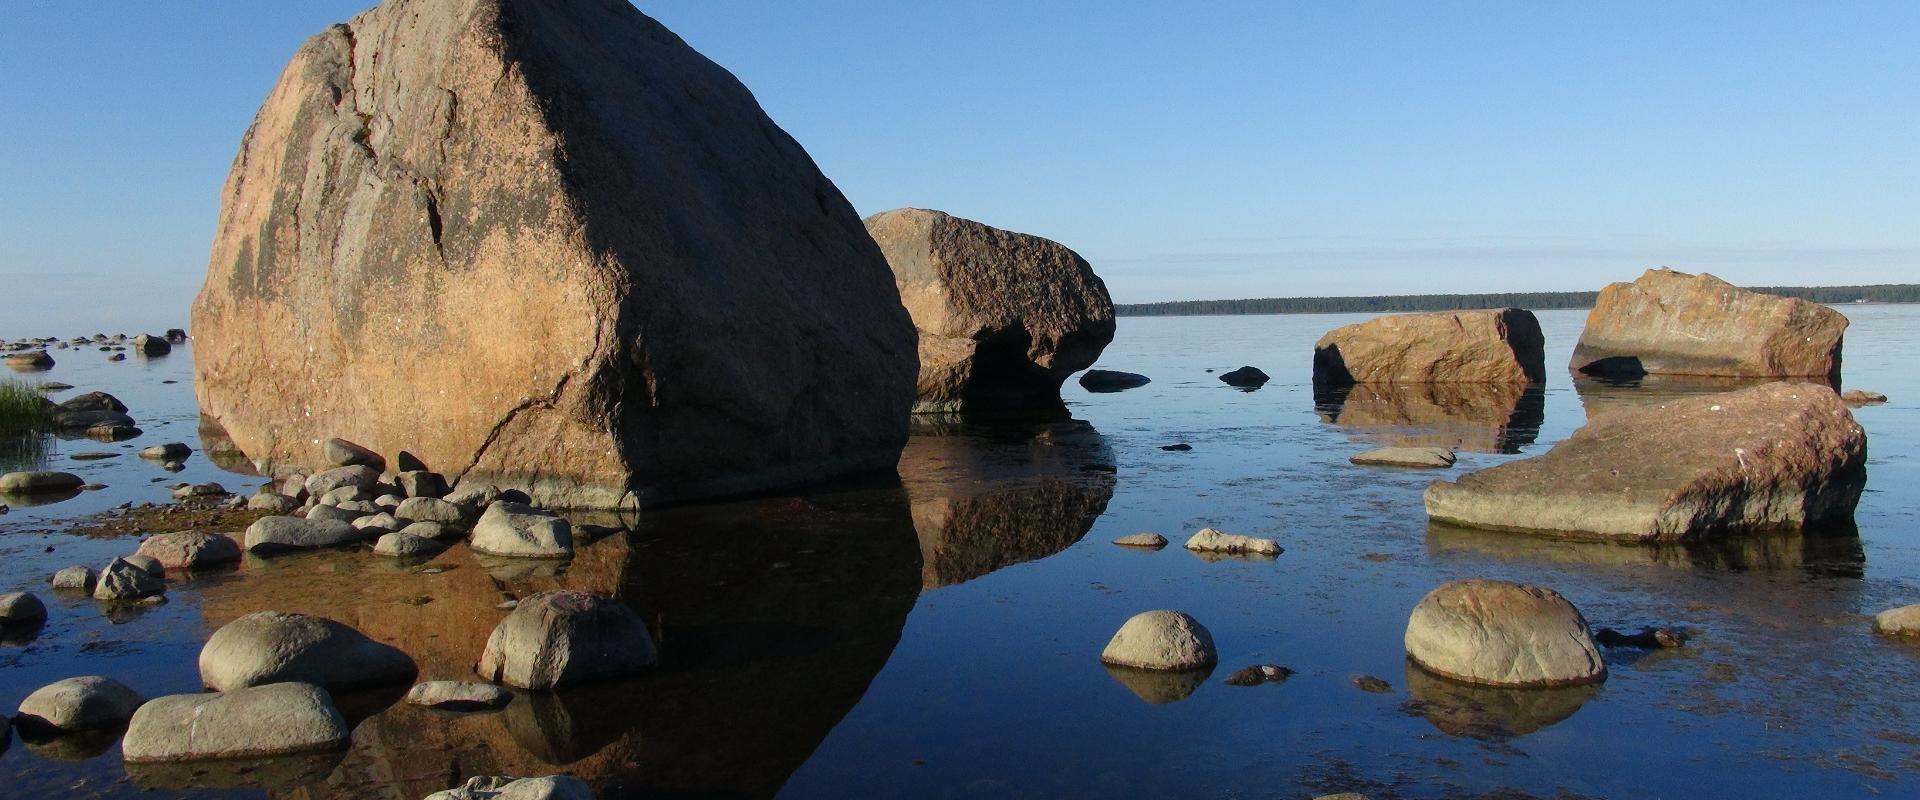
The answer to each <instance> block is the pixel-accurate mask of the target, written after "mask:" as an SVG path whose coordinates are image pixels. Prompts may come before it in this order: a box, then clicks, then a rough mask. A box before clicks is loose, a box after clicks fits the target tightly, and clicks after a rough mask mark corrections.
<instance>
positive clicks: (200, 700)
mask: <svg viewBox="0 0 1920 800" xmlns="http://www.w3.org/2000/svg"><path fill="white" fill-rule="evenodd" d="M351 736H352V728H350V727H348V725H347V721H346V719H345V718H343V717H341V716H340V712H339V710H337V709H335V708H334V707H333V700H332V699H331V698H329V697H328V696H327V693H326V691H325V690H323V689H321V688H320V687H318V686H314V685H313V684H310V683H276V684H272V685H270V686H256V687H253V688H250V689H237V690H234V691H231V692H218V693H213V694H177V695H173V696H171V697H161V698H156V699H154V700H150V701H148V702H147V704H146V705H143V706H141V707H140V710H139V711H136V712H134V714H133V721H132V722H130V723H128V725H127V737H126V739H125V740H123V741H122V742H121V751H122V753H123V754H124V756H125V757H126V760H127V762H128V763H132V764H137V763H146V762H161V761H202V760H207V759H226V758H245V757H264V756H281V755H290V754H294V753H315V752H329V751H334V750H345V749H347V745H348V744H349V742H350V740H351Z"/></svg>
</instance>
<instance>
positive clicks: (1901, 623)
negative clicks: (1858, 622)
mask: <svg viewBox="0 0 1920 800" xmlns="http://www.w3.org/2000/svg"><path fill="white" fill-rule="evenodd" d="M1873 629H1874V630H1876V631H1879V632H1880V633H1885V634H1892V635H1895V636H1920V603H1915V604H1913V605H1910V606H1901V607H1899V608H1889V609H1887V610H1885V611H1882V612H1880V613H1878V614H1875V615H1874V616H1873Z"/></svg>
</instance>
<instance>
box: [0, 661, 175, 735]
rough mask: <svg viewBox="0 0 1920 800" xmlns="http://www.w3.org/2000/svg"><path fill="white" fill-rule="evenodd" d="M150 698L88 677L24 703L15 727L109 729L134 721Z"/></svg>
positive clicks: (64, 682)
mask: <svg viewBox="0 0 1920 800" xmlns="http://www.w3.org/2000/svg"><path fill="white" fill-rule="evenodd" d="M145 702H146V698H144V697H141V696H140V693H139V692H136V691H134V690H133V689H131V688H128V687H127V685H126V684H123V683H121V682H119V681H116V680H114V679H112V678H106V677H101V676H98V675H88V676H84V677H79V678H68V679H66V680H62V681H55V682H53V683H50V684H48V685H46V686H42V687H40V688H39V689H37V690H35V691H34V693H33V694H30V695H27V698H26V699H25V700H22V701H20V715H19V718H18V719H16V720H15V724H19V725H22V726H23V727H40V728H42V729H45V730H51V731H83V730H94V729H97V728H108V727H113V726H116V725H119V724H121V723H124V722H126V721H127V720H129V719H132V718H133V712H134V711H135V710H136V709H138V708H139V707H140V704H142V703H145Z"/></svg>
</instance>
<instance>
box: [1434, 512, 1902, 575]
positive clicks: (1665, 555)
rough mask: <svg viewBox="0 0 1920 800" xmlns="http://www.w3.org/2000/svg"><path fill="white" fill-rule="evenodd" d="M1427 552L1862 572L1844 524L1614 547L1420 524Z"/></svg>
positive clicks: (1855, 543) (1856, 545) (1852, 534)
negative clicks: (1801, 530)
mask: <svg viewBox="0 0 1920 800" xmlns="http://www.w3.org/2000/svg"><path fill="white" fill-rule="evenodd" d="M1427 553H1428V554H1430V555H1432V556H1434V557H1436V558H1448V557H1456V558H1457V557H1490V558H1495V559H1500V560H1507V561H1541V562H1547V563H1553V564H1571V565H1589V566H1596V567H1631V566H1663V567H1679V568H1702V569H1716V570H1730V571H1748V570H1753V571H1780V570H1801V571H1804V572H1806V573H1808V574H1810V575H1818V576H1823V577H1841V578H1848V577H1851V578H1858V577H1861V576H1862V575H1864V574H1865V570H1866V568H1865V564H1866V552H1865V550H1864V549H1862V546H1861V542H1860V532H1859V529H1858V528H1855V527H1854V526H1853V525H1851V524H1844V525H1836V526H1831V527H1827V528H1823V529H1821V530H1819V531H1815V532H1811V533H1798V532H1781V533H1758V534H1743V535H1738V536H1718V537H1713V538H1711V539H1705V540H1701V541H1692V542H1679V543H1648V544H1619V543H1614V542H1595V541H1585V540H1578V539H1560V538H1553V537H1543V536H1533V535H1529V534H1524V533H1511V532H1506V531H1489V530H1481V529H1479V528H1463V527H1459V526H1455V525H1448V524H1446V523H1443V522H1432V521H1429V522H1428V523H1427Z"/></svg>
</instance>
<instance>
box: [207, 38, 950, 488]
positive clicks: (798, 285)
mask: <svg viewBox="0 0 1920 800" xmlns="http://www.w3.org/2000/svg"><path fill="white" fill-rule="evenodd" d="M193 330H194V338H195V350H196V353H195V359H196V363H195V371H196V381H195V389H196V392H197V393H198V395H199V399H200V403H201V407H202V408H204V409H206V411H207V413H208V414H210V415H212V416H214V417H216V418H218V420H219V421H220V423H221V424H222V425H223V426H224V427H225V429H226V430H227V432H228V433H229V434H231V435H232V437H233V439H234V441H235V442H236V443H238V445H239V446H240V448H241V449H242V450H244V451H245V452H247V453H248V454H249V455H250V456H252V457H253V458H255V459H257V460H260V461H262V462H265V463H267V464H270V465H273V466H275V467H280V468H299V467H307V468H311V467H315V466H318V465H317V464H316V463H315V462H316V461H317V460H318V459H319V458H320V457H321V456H322V453H321V452H319V450H318V448H315V447H314V446H313V443H314V442H317V441H323V440H325V439H328V438H331V437H335V436H340V437H345V438H347V439H350V440H352V441H354V442H357V443H359V444H361V445H363V446H365V447H367V448H369V449H371V450H373V451H376V452H381V453H397V452H399V451H401V450H402V449H404V450H407V451H409V452H411V453H414V454H416V455H417V456H418V458H419V460H422V461H424V462H426V463H429V464H432V465H434V466H435V468H436V469H438V470H439V471H441V472H443V473H445V474H446V475H447V477H448V478H450V479H459V478H463V477H464V478H469V479H471V478H475V477H478V478H480V479H482V480H485V481H487V482H490V483H493V484H496V485H499V486H503V487H511V488H518V489H522V490H525V491H526V492H527V494H528V495H530V496H531V498H532V499H533V500H535V501H536V502H539V503H540V504H542V505H545V506H549V507H555V508H561V507H615V506H625V505H635V504H642V505H653V504H658V503H666V502H674V501H690V500H696V499H702V498H708V497H713V496H717V495H727V494H736V493H743V492H751V491H757V490H765V489H771V488H776V487H781V486H786V485H790V484H795V483H799V482H803V481H806V482H811V481H817V480H819V479H821V478H823V477H828V476H834V475H842V474H848V473H855V472H864V471H879V470H885V469H887V468H890V467H891V466H892V465H893V463H894V460H895V459H896V458H897V457H898V456H899V453H900V449H901V446H902V444H903V443H904V441H905V438H906V426H907V414H908V410H909V409H910V407H911V405H912V402H913V384H914V376H915V371H916V362H915V355H914V341H915V338H914V331H913V325H912V322H911V320H910V319H909V318H908V316H907V313H906V310H905V308H903V307H902V305H901V303H900V298H899V293H898V291H897V290H896V289H895V287H894V284H893V276H892V273H891V271H890V270H889V269H888V268H887V265H886V261H885V259H884V258H883V257H882V256H881V254H880V251H879V248H878V247H877V246H876V245H875V244H874V243H873V240H872V238H871V237H869V236H868V235H867V233H866V231H865V230H864V229H863V228H862V227H861V224H860V220H859V217H858V216H857V215H856V214H855V213H854V211H853V208H852V207H851V205H849V204H848V203H847V201H846V199H845V198H844V197H843V196H842V195H841V194H840V192H839V190H838V189H836V188H835V187H834V185H833V183H832V182H831V181H829V180H827V178H826V177H825V176H824V175H822V174H821V173H820V170H819V169H818V168H817V167H816V166H815V165H814V163H813V161H812V159H811V158H809V157H808V155H807V153H806V151H805V150H803V149H802V148H801V147H800V146H799V145H798V144H797V143H795V142H794V140H793V139H792V138H791V137H789V136H788V135H787V134H786V133H785V132H784V131H782V130H780V129H779V128H778V127H777V126H775V125H774V123H773V122H772V121H771V120H770V119H768V118H767V116H766V114H765V113H764V112H763V111H762V110H761V108H760V107H759V105H758V104H757V103H756V102H755V100H754V98H753V96H752V95H751V94H750V93H749V92H748V91H747V89H746V88H745V87H743V86H742V85H740V83H739V81H737V80H736V79H734V77H733V76H732V75H730V74H729V73H728V72H727V71H726V70H724V69H722V68H721V67H719V66H718V65H715V64H714V63H713V62H711V61H708V60H707V59H706V58H704V57H702V56H701V55H700V54H699V53H697V52H695V51H694V50H693V49H692V48H690V47H688V46H687V45H686V43H685V42H683V41H681V40H680V38H679V37H677V36H675V35H674V34H673V33H672V32H670V31H668V30H667V29H666V28H665V27H663V26H661V25H660V24H659V23H658V22H655V21H654V20H652V19H650V18H648V17H647V16H645V15H644V14H642V13H641V12H640V11H638V10H637V9H635V8H633V7H632V6H631V5H630V4H626V3H612V2H589V3H546V2H533V1H532V0H389V2H386V3H384V4H382V5H380V6H379V7H377V8H375V9H373V10H371V11H368V12H366V13H364V14H361V15H360V16H357V17H355V18H354V19H353V20H352V21H350V22H348V23H346V24H343V25H336V26H333V27H331V28H329V29H327V30H326V31H323V32H321V33H320V34H318V35H316V36H314V37H313V38H312V39H309V40H308V41H307V42H306V43H305V44H304V45H303V46H302V47H301V48H300V50H299V52H298V53H297V54H295V56H294V57H293V60H292V62H291V63H289V64H288V66H287V68H286V70H285V72H284V73H282V75H281V78H280V81H279V83H278V84H277V85H276V86H275V87H274V89H273V91H272V93H271V94H270V95H269V96H268V98H267V100H266V102H265V104H264V105H263V106H262V107H261V109H260V112H259V114H258V116H257V117H256V118H255V120H254V123H253V125H252V127H251V128H250V129H249V131H248V133H247V136H246V137H245V139H243V140H242V144H241V149H240V153H239V155H238V157H237V158H236V159H235V161H234V166H233V170H232V172H231V174H230V175H229V177H228V181H227V184H226V187H225V190H224V192H223V200H222V209H221V215H220V220H219V225H218V228H217V231H216V234H215V241H214V244H213V248H212V253H211V256H210V258H209V264H208V273H207V280H206V283H205V285H204V287H203V288H202V290H201V292H200V295H199V297H198V298H197V299H196V301H195V303H194V306H193Z"/></svg>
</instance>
